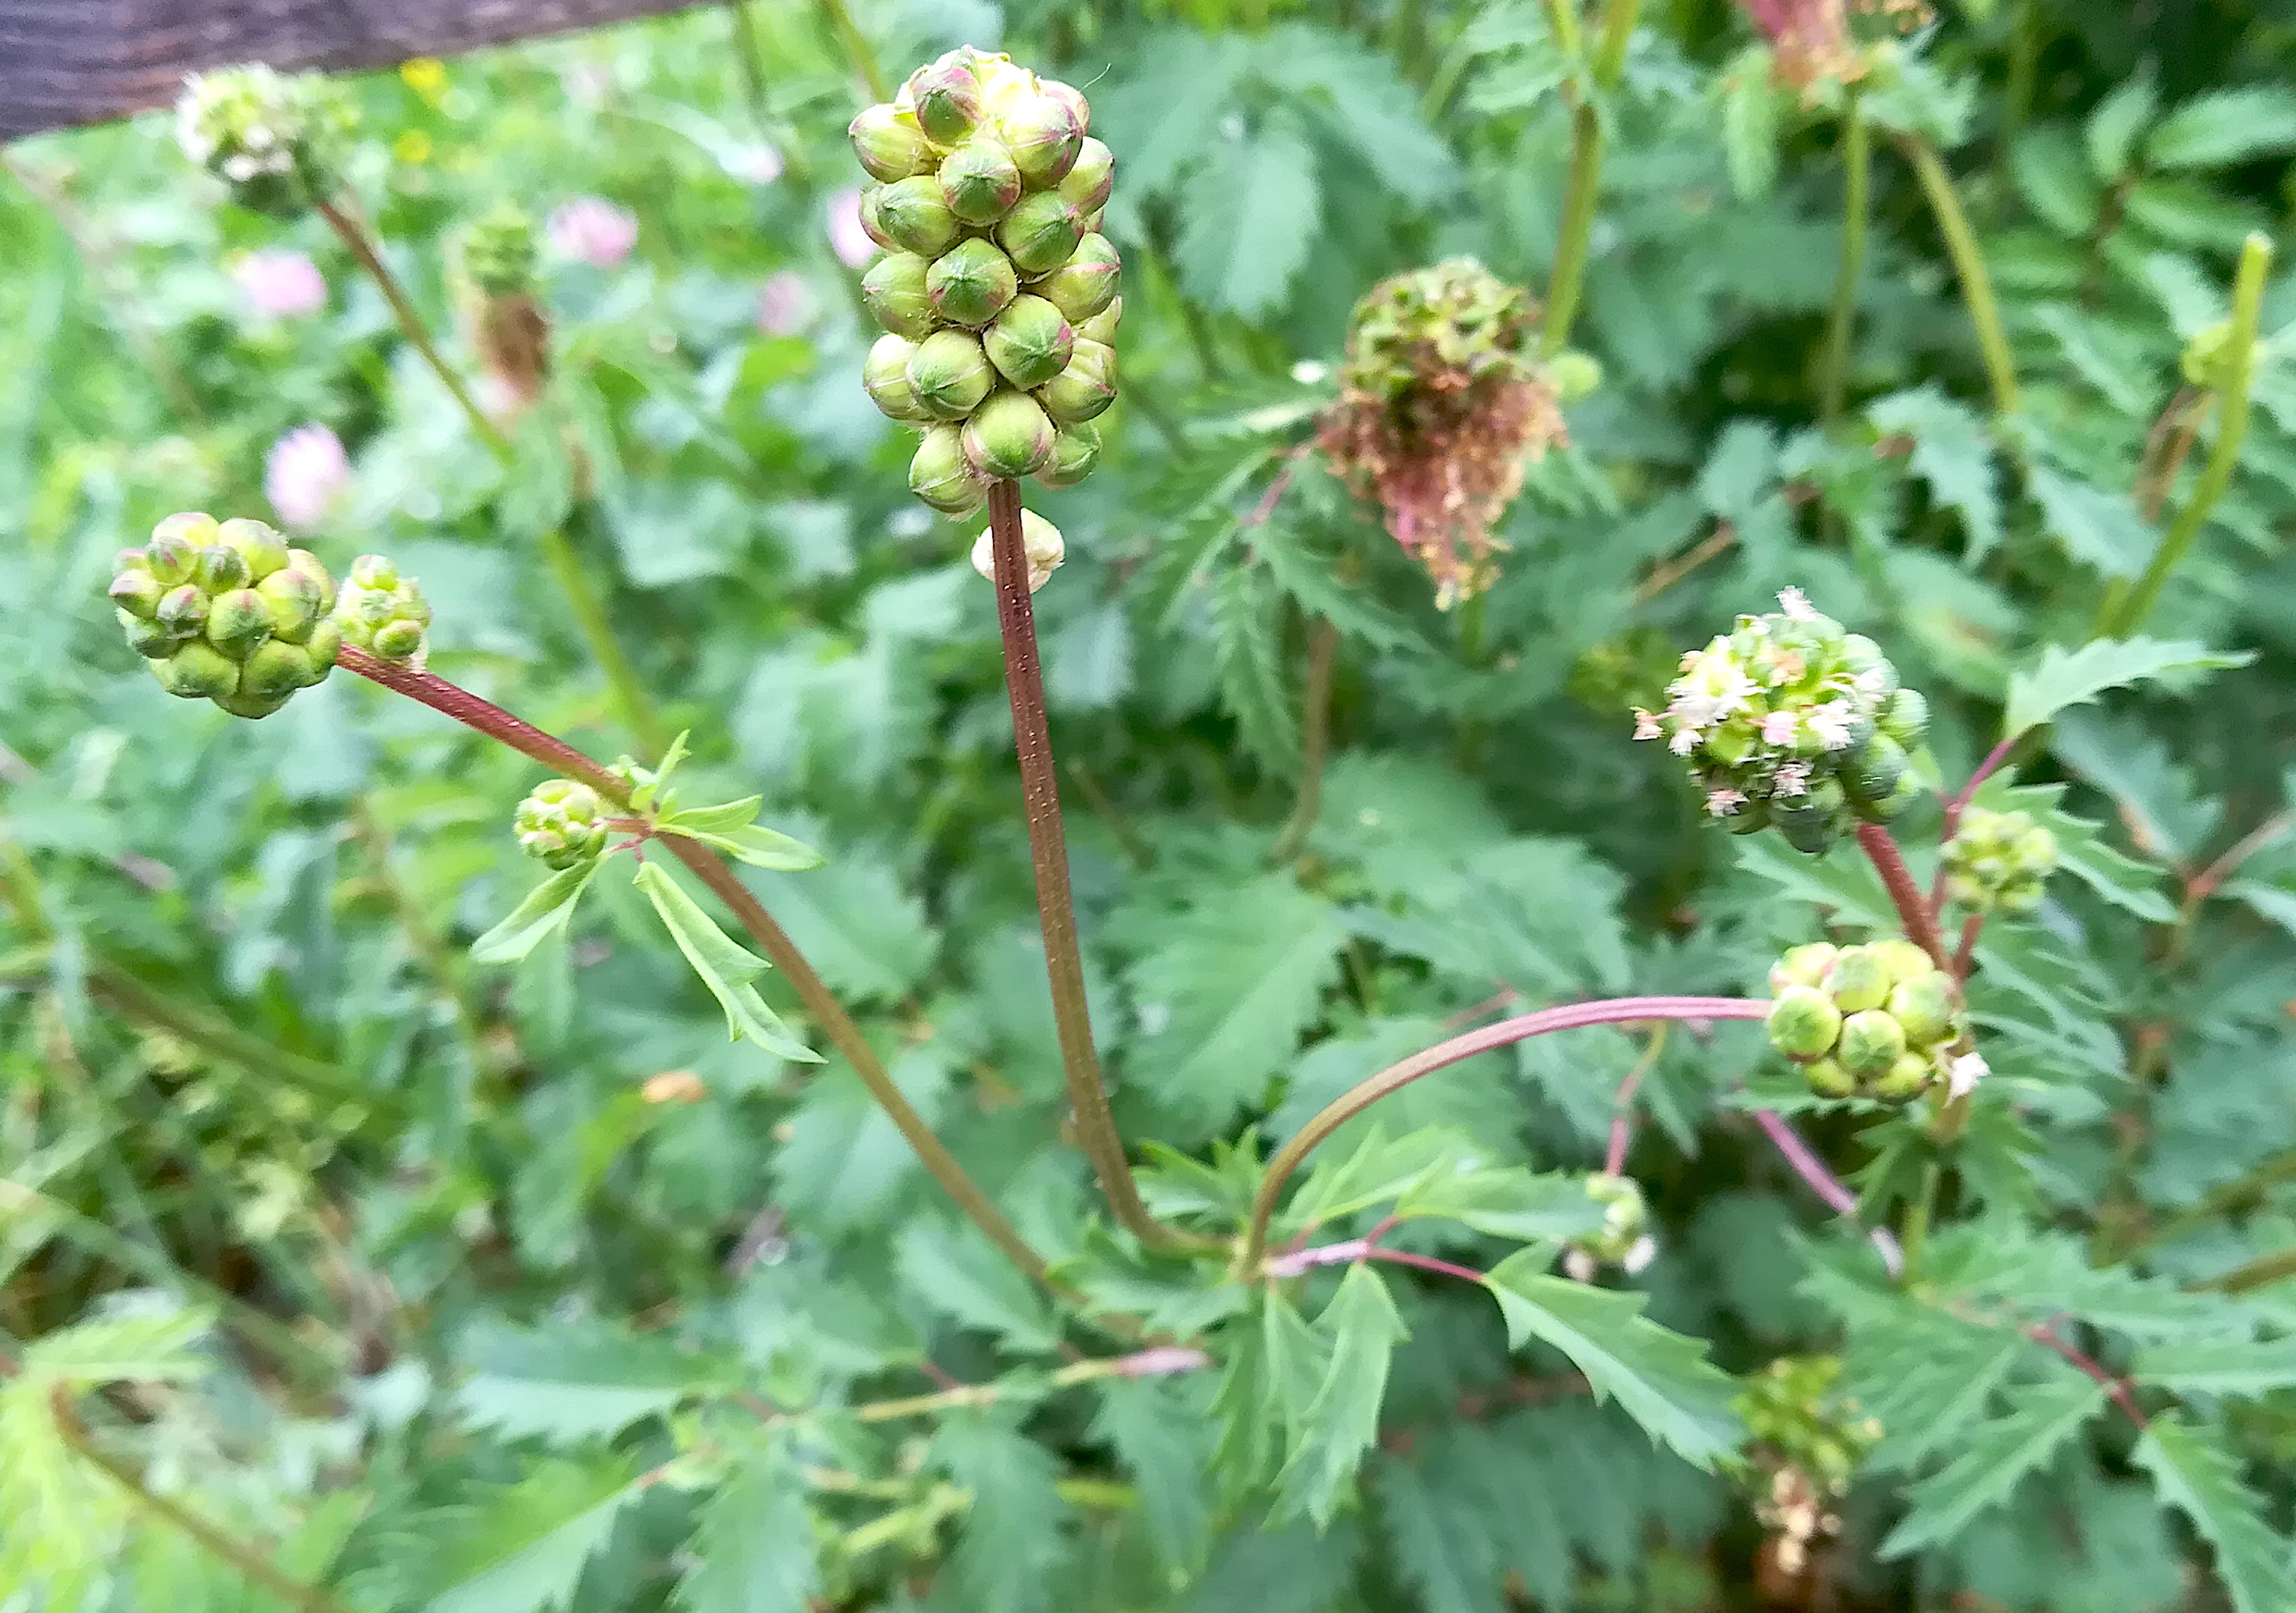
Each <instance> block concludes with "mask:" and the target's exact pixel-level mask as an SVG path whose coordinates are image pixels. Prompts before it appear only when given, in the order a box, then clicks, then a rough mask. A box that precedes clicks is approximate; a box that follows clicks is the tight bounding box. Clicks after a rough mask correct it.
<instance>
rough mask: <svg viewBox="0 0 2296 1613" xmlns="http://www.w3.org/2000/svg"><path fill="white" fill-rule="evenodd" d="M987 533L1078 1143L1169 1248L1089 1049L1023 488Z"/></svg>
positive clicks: (1107, 1188) (1142, 1231) (1140, 1231)
mask: <svg viewBox="0 0 2296 1613" xmlns="http://www.w3.org/2000/svg"><path fill="white" fill-rule="evenodd" d="M988 530H989V534H990V537H989V542H990V545H991V547H992V549H993V551H994V553H995V555H996V622H997V626H998V628H999V630H1000V631H1001V634H1002V635H1003V639H1004V643H1005V692H1007V694H1008V695H1009V696H1010V697H1011V700H1012V705H1013V743H1014V746H1015V748H1016V749H1018V751H1019V753H1020V759H1021V810H1022V815H1023V816H1024V817H1025V818H1026V820H1027V823H1028V830H1029V860H1030V861H1031V862H1032V863H1033V864H1035V868H1036V876H1037V923H1038V927H1039V928H1040V929H1042V930H1043V932H1044V938H1045V970H1046V974H1047V976H1048V977H1049V978H1050V981H1051V985H1052V994H1053V1023H1054V1029H1055V1030H1056V1031H1057V1033H1058V1035H1059V1038H1060V1044H1061V1069H1062V1073H1063V1074H1064V1075H1065V1076H1066V1077H1068V1088H1069V1105H1070V1109H1071V1110H1072V1112H1073V1114H1074V1116H1075V1120H1076V1129H1077V1140H1078V1143H1079V1144H1080V1145H1081V1146H1082V1148H1083V1149H1084V1151H1085V1156H1086V1158H1087V1159H1090V1160H1091V1161H1092V1168H1093V1171H1094V1174H1095V1175H1097V1176H1098V1177H1099V1178H1100V1187H1101V1191H1102V1192H1103V1193H1104V1194H1106V1195H1107V1198H1108V1203H1109V1208H1111V1209H1112V1210H1114V1211H1115V1213H1116V1218H1117V1219H1118V1220H1119V1221H1120V1222H1122V1223H1123V1224H1125V1226H1126V1227H1128V1229H1130V1231H1131V1232H1133V1234H1134V1235H1135V1236H1136V1237H1137V1238H1139V1239H1140V1240H1142V1241H1143V1242H1144V1243H1148V1244H1151V1245H1156V1246H1161V1247H1167V1248H1169V1247H1171V1246H1173V1245H1175V1244H1177V1243H1179V1242H1182V1241H1183V1240H1181V1239H1180V1237H1179V1236H1178V1234H1177V1233H1176V1232H1173V1231H1172V1230H1171V1229H1170V1228H1169V1227H1168V1226H1166V1225H1164V1224H1163V1223H1162V1222H1160V1221H1158V1220H1157V1219H1156V1218H1155V1217H1154V1216H1152V1215H1150V1214H1149V1213H1148V1207H1147V1206H1146V1205H1144V1204H1143V1203H1142V1202H1141V1201H1140V1193H1139V1190H1138V1189H1137V1188H1136V1187H1135V1186H1134V1185H1133V1182H1132V1167H1131V1166H1130V1164H1129V1163H1128V1162H1127V1160H1126V1159H1125V1157H1124V1140H1123V1138H1121V1137H1120V1136H1119V1135H1118V1134H1117V1131H1116V1117H1115V1115H1114V1114H1113V1113H1111V1111H1110V1109H1109V1107H1108V1088H1107V1086H1106V1085H1104V1084H1103V1082H1102V1080H1101V1074H1100V1054H1099V1052H1098V1051H1097V1050H1096V1049H1095V1048H1094V1046H1093V1044H1092V1009H1091V1006H1090V1004H1089V1003H1087V1001H1086V1000H1085V989H1084V954H1083V952H1082V949H1081V948H1080V947H1079V946H1078V942H1077V927H1076V903H1075V899H1074V897H1072V896H1071V895H1070V890H1069V849H1068V837H1067V836H1066V834H1065V833H1064V832H1063V831H1062V826H1061V785H1060V777H1059V773H1058V769H1057V766H1056V765H1055V764H1054V759H1053V733H1052V724H1051V721H1050V719H1049V718H1048V716H1046V710H1045V681H1044V675H1043V673H1042V671H1041V670H1040V669H1039V667H1038V666H1037V618H1036V612H1035V610H1033V609H1032V608H1031V606H1030V603H1029V560H1028V555H1027V554H1026V553H1025V552H1024V551H1023V550H1022V548H1021V484H1020V483H1018V482H1014V481H1000V482H997V483H996V485H995V486H994V487H991V488H990V489H989V491H988Z"/></svg>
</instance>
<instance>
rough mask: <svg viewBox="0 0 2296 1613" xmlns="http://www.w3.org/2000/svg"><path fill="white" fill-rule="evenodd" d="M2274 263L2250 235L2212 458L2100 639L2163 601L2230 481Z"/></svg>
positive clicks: (2105, 614) (2140, 620) (2267, 248)
mask: <svg viewBox="0 0 2296 1613" xmlns="http://www.w3.org/2000/svg"><path fill="white" fill-rule="evenodd" d="M2271 266H2272V243H2271V242H2269V241H2268V240H2267V239H2266V238H2265V237H2264V236H2262V235H2257V234H2252V235H2251V236H2250V237H2249V238H2248V240H2247V242H2246V243H2245V244H2243V246H2242V248H2241V250H2240V267H2239V268H2238V270H2236V271H2235V274H2234V276H2233V288H2232V333H2231V336H2230V337H2229V339H2228V340H2226V343H2225V348H2224V357H2223V361H2222V362H2223V364H2224V372H2223V374H2222V375H2221V376H2220V377H2219V378H2218V387H2217V439H2216V442H2215V443H2214V444H2213V445H2212V446H2210V449H2209V459H2208V463H2207V464H2205V465H2203V466H2202V469H2201V476H2200V479H2199V480H2198V481H2197V482H2195V483H2194V485H2193V495H2192V497H2191V498H2190V499H2188V500H2187V501H2185V507H2184V508H2183V509H2182V510H2180V511H2178V512H2177V520H2176V523H2175V524H2174V525H2173V526H2171V527H2170V528H2169V530H2168V533H2167V535H2166V536H2163V537H2162V538H2161V546H2160V547H2159V548H2158V549H2156V550H2154V551H2153V559H2152V561H2151V563H2150V564H2148V565H2147V566H2146V567H2145V568H2144V575H2143V576H2142V577H2138V578H2137V579H2136V586H2135V587H2133V588H2131V589H2130V590H2129V591H2128V594H2127V595H2126V596H2125V597H2124V598H2122V599H2121V600H2120V602H2118V605H2117V606H2113V607H2109V608H2108V609H2106V610H2103V611H2101V612H2100V613H2099V614H2098V618H2097V624H2096V635H2095V636H2097V637H2099V638H2125V637H2127V636H2128V635H2129V634H2131V633H2133V632H2135V631H2136V629H2137V628H2138V627H2140V626H2143V625H2144V618H2146V617H2147V616H2150V615H2151V614H2152V613H2153V606H2154V605H2155V604H2157V603H2159V602H2160V598H2161V589H2162V588H2164V587H2166V586H2167V585H2168V582H2169V574H2170V573H2171V572H2173V571H2174V570H2176V569H2177V563H2178V562H2179V561H2182V560H2183V559H2184V558H2185V553H2186V552H2187V551H2189V550H2190V549H2191V548H2192V546H2193V543H2194V539H2196V538H2198V537H2199V536H2200V535H2201V528H2202V527H2204V526H2206V525H2207V524H2208V519H2209V515H2210V512H2212V511H2213V510H2215V508H2216V505H2217V501H2218V499H2220V498H2222V497H2223V496H2224V493H2225V489H2226V487H2229V486H2231V484H2232V473H2233V467H2234V466H2235V464H2236V463H2238V462H2239V459H2240V449H2241V444H2242V443H2243V441H2245V440H2246V438H2247V436H2248V391H2249V383H2250V381H2251V379H2252V378H2253V377H2254V374H2255V371H2256V335H2257V326H2258V324H2259V322H2260V321H2261V319H2262V318H2263V314H2264V277H2265V274H2266V272H2267V270H2268V269H2270V268H2271Z"/></svg>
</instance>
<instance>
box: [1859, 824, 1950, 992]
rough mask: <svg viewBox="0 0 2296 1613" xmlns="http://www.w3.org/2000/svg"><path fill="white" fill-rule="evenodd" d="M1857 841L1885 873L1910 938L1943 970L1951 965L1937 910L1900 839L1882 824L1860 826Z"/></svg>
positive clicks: (1886, 882)
mask: <svg viewBox="0 0 2296 1613" xmlns="http://www.w3.org/2000/svg"><path fill="white" fill-rule="evenodd" d="M1857 844H1858V845H1859V846H1860V847H1864V849H1865V852H1866V856H1867V858H1868V859H1870V860H1871V861H1872V863H1873V864H1874V872H1876V873H1878V874H1880V875H1881V876H1882V885H1883V886H1884V887H1885V888H1887V889H1888V890H1889V893H1890V902H1891V904H1892V905H1895V906H1896V908H1897V910H1898V921H1900V922H1901V923H1903V924H1904V926H1905V928H1906V936H1907V939H1909V940H1911V941H1913V942H1914V943H1915V945H1916V946H1919V947H1920V948H1921V949H1922V950H1923V952H1925V953H1927V954H1930V961H1931V962H1933V963H1935V964H1936V965H1937V966H1938V967H1939V969H1946V968H1949V967H1951V962H1950V960H1948V958H1947V956H1946V955H1945V938H1944V937H1943V936H1941V935H1939V933H1938V927H1937V912H1936V910H1935V909H1934V908H1932V907H1931V905H1930V904H1929V902H1928V901H1927V900H1925V899H1924V898H1923V896H1922V892H1921V888H1920V887H1919V886H1917V885H1915V883H1914V875H1913V871H1912V870H1910V869H1908V868H1907V866H1906V859H1905V856H1904V855H1903V854H1902V853H1900V852H1899V851H1898V842H1897V841H1896V840H1894V839H1890V831H1888V830H1886V829H1884V828H1882V826H1881V825H1880V824H1879V823H1860V824H1858V825H1857Z"/></svg>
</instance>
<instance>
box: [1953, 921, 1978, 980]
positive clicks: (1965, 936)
mask: <svg viewBox="0 0 2296 1613" xmlns="http://www.w3.org/2000/svg"><path fill="white" fill-rule="evenodd" d="M1984 928H1985V915H1984V914H1983V913H1971V914H1970V915H1969V916H1968V917H1967V918H1965V919H1964V920H1963V921H1961V945H1960V946H1958V947H1956V949H1955V950H1954V954H1953V978H1954V984H1955V985H1956V986H1958V985H1959V984H1960V983H1961V982H1962V981H1964V980H1966V979H1967V978H1969V969H1970V965H1971V964H1972V962H1975V960H1976V957H1977V937H1978V932H1979V931H1980V930H1982V929H1984Z"/></svg>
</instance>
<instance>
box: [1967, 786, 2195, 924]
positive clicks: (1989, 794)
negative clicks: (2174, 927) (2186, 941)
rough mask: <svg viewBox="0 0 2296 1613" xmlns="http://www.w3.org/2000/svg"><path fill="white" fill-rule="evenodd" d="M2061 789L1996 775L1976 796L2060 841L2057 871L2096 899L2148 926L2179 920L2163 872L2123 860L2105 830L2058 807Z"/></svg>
mask: <svg viewBox="0 0 2296 1613" xmlns="http://www.w3.org/2000/svg"><path fill="white" fill-rule="evenodd" d="M2064 793H2065V787H2064V786H2063V785H2062V784H2027V785H2019V784H2016V783H2014V782H2013V775H2011V774H2006V773H1997V774H1994V775H1993V776H1992V777H1991V778H1989V779H1988V780H1987V781H1986V782H1985V784H1984V787H1983V788H1982V789H1980V790H1979V791H1978V793H1977V804H1978V805H1980V806H1985V807H1988V808H1989V809H1991V810H1993V811H1995V812H2028V813H2030V814H2031V815H2033V820H2034V822H2036V823H2039V824H2041V825H2042V826H2043V827H2045V828H2046V829H2047V830H2048V831H2049V832H2050V833H2051V834H2053V835H2054V836H2055V837H2056V840H2057V866H2058V867H2059V868H2061V869H2062V870H2063V871H2064V872H2067V873H2069V874H2071V875H2072V876H2073V878H2075V879H2077V880H2080V882H2081V883H2082V884H2084V885H2087V887H2088V888H2090V889H2091V890H2093V891H2095V893H2096V894H2097V895H2098V896H2100V897H2103V898H2104V899H2105V900H2106V901H2108V902H2110V903H2112V905H2114V906H2116V907H2119V908H2121V909H2123V910H2124V911H2126V912H2128V913H2135V914H2136V916H2137V917H2138V918H2140V919H2144V920H2145V921H2148V922H2150V923H2154V924H2166V923H2168V922H2169V921H2171V920H2172V919H2174V918H2175V917H2176V916H2177V910H2176V907H2175V905H2173V904H2171V903H2170V902H2169V898H2168V897H2165V896H2163V895H2162V894H2161V889H2160V885H2161V880H2162V879H2163V878H2164V877H2165V871H2163V870H2161V869H2159V868H2156V867H2153V866H2152V865H2150V864H2144V863H2140V862H2138V861H2136V859H2135V858H2134V857H2130V856H2124V855H2123V854H2122V853H2121V852H2120V851H2118V850H2116V849H2115V848H2114V847H2112V846H2111V845H2108V844H2107V843H2106V841H2105V839H2104V829H2103V825H2101V824H2097V823H2091V822H2090V821H2089V820H2088V819H2087V818H2079V817H2075V816H2074V815H2072V814H2071V813H2069V812H2066V811H2064V810H2063V809H2062V807H2061V806H2059V805H2058V803H2059V802H2060V801H2062V799H2063V798H2064Z"/></svg>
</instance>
